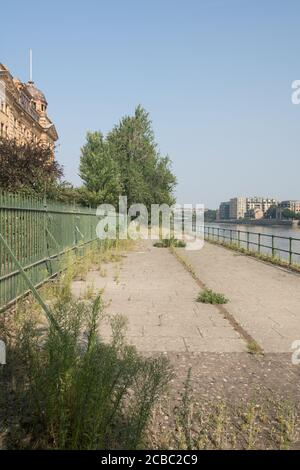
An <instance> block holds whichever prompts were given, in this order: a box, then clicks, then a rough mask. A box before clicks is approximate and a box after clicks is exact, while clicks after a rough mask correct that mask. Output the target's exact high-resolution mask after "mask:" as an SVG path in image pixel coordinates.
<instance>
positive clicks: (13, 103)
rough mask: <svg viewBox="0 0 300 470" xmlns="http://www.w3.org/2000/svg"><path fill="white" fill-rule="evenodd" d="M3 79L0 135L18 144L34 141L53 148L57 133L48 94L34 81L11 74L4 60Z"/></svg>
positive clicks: (0, 65) (0, 69)
mask: <svg viewBox="0 0 300 470" xmlns="http://www.w3.org/2000/svg"><path fill="white" fill-rule="evenodd" d="M0 82H1V90H2V99H1V100H0V101H1V104H0V137H6V138H8V139H15V140H16V141H17V142H18V143H23V142H26V141H33V142H35V143H40V144H42V145H47V146H48V145H49V146H50V147H51V148H52V149H54V145H55V142H56V141H57V139H58V135H57V131H56V129H55V125H54V124H53V122H52V121H51V120H50V119H49V117H48V115H47V100H46V98H45V95H44V94H43V93H42V92H41V91H40V90H39V89H38V88H36V86H35V84H34V82H28V83H22V82H21V81H20V80H19V79H17V78H14V77H12V75H11V74H10V72H9V70H8V69H7V68H6V67H5V66H4V65H3V64H1V63H0ZM3 95H4V99H3Z"/></svg>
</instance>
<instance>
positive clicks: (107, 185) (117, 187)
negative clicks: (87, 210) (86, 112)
mask: <svg viewBox="0 0 300 470" xmlns="http://www.w3.org/2000/svg"><path fill="white" fill-rule="evenodd" d="M79 171H80V173H79V174H80V177H81V179H82V180H83V182H84V187H83V188H81V189H80V190H79V193H80V198H81V200H82V202H86V203H91V204H92V205H97V204H101V203H107V204H114V205H116V204H117V203H118V196H119V194H121V193H122V183H121V177H120V168H119V165H118V162H116V161H115V159H114V158H112V155H111V153H110V146H109V144H108V142H107V141H105V140H104V139H103V135H102V134H101V132H88V133H87V136H86V143H85V145H84V146H83V147H82V149H81V158H80V166H79Z"/></svg>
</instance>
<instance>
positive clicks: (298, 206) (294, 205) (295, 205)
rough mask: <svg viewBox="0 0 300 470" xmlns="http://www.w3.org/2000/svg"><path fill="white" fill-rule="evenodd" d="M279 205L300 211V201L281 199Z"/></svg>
mask: <svg viewBox="0 0 300 470" xmlns="http://www.w3.org/2000/svg"><path fill="white" fill-rule="evenodd" d="M279 207H280V208H281V209H289V210H290V211H293V212H296V213H297V214H299V213H300V201H294V200H289V201H281V203H280V204H279Z"/></svg>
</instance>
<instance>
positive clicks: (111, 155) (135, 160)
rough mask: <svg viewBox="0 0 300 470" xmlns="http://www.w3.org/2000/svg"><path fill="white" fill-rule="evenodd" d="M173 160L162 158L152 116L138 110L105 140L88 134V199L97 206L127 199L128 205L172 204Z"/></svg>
mask: <svg viewBox="0 0 300 470" xmlns="http://www.w3.org/2000/svg"><path fill="white" fill-rule="evenodd" d="M170 165H171V162H170V159H169V158H168V157H167V156H161V155H160V153H159V151H158V148H157V144H156V142H155V139H154V133H153V130H152V123H151V121H150V119H149V114H148V113H147V112H146V111H145V110H144V109H143V108H142V107H141V106H138V107H137V108H136V110H135V113H134V115H133V116H125V117H124V118H123V119H121V121H120V122H119V124H117V125H116V126H115V127H114V128H113V129H112V130H111V131H110V132H109V133H108V135H107V137H106V139H104V138H103V135H102V134H101V132H93V133H92V132H89V133H88V134H87V138H86V143H85V145H84V146H83V147H82V149H81V159H80V177H81V178H82V180H83V182H84V188H85V190H86V195H87V197H91V198H92V199H93V201H94V202H95V201H97V203H98V204H99V203H113V204H116V203H117V199H118V196H119V195H123V196H127V201H128V205H131V204H134V203H143V204H145V205H146V206H147V207H149V206H150V205H151V204H154V203H157V204H162V203H166V204H170V205H171V204H173V203H174V202H175V200H174V196H173V190H174V188H175V185H176V178H175V176H174V175H173V173H172V171H171V169H170Z"/></svg>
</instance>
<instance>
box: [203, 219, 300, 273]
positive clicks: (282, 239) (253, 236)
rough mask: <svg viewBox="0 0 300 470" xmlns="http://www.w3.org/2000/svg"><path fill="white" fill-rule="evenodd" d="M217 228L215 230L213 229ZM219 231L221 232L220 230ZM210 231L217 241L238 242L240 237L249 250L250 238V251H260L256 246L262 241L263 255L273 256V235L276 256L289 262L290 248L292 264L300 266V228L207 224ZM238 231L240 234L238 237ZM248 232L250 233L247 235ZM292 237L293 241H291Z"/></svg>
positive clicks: (206, 231) (206, 226) (206, 229)
mask: <svg viewBox="0 0 300 470" xmlns="http://www.w3.org/2000/svg"><path fill="white" fill-rule="evenodd" d="M212 227H215V230H213V229H212ZM218 229H219V230H218ZM208 231H209V234H210V236H213V237H214V238H215V239H216V240H217V239H218V236H219V239H220V240H222V239H224V237H225V241H227V242H230V239H231V238H232V241H237V240H238V236H239V237H240V245H241V246H242V247H244V248H247V237H249V249H251V250H256V251H258V246H257V245H256V244H257V243H258V242H259V239H260V244H261V247H260V251H261V252H262V253H266V254H269V255H271V254H272V235H273V236H274V237H273V246H274V255H275V256H276V257H280V258H282V259H284V260H289V257H290V255H289V250H290V246H291V248H292V252H293V253H292V262H293V263H296V264H300V227H299V226H298V227H291V226H289V225H278V226H261V225H243V224H218V223H205V233H206V234H207V233H208ZM238 231H240V234H239V235H238ZM246 232H250V233H249V235H247V233H246ZM290 237H291V238H292V240H291V241H290Z"/></svg>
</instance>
